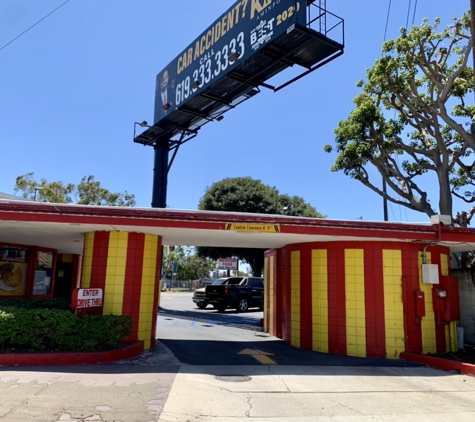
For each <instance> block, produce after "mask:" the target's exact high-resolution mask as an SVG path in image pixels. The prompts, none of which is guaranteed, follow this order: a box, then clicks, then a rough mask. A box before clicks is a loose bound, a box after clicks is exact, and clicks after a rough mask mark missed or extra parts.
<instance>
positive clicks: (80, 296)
mask: <svg viewBox="0 0 475 422" xmlns="http://www.w3.org/2000/svg"><path fill="white" fill-rule="evenodd" d="M100 306H102V289H74V290H73V296H72V299H71V308H73V309H83V308H97V307H100Z"/></svg>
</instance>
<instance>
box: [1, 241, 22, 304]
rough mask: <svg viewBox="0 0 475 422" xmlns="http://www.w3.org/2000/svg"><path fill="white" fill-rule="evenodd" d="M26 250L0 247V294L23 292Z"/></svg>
mask: <svg viewBox="0 0 475 422" xmlns="http://www.w3.org/2000/svg"><path fill="white" fill-rule="evenodd" d="M26 252H27V251H25V249H19V248H4V247H3V248H2V249H1V255H0V295H5V294H23V293H24V290H25V289H24V285H25V281H26V272H27V263H26V261H27V253H26Z"/></svg>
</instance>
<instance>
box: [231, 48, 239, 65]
mask: <svg viewBox="0 0 475 422" xmlns="http://www.w3.org/2000/svg"><path fill="white" fill-rule="evenodd" d="M239 56H240V53H239V52H237V51H235V52H234V53H233V54H231V55H230V56H228V62H229V63H234V62H237V61H238V59H239Z"/></svg>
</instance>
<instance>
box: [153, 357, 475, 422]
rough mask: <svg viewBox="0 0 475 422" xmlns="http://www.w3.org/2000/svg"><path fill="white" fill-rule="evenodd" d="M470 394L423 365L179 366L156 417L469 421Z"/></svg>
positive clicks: (472, 382) (473, 406)
mask: <svg viewBox="0 0 475 422" xmlns="http://www.w3.org/2000/svg"><path fill="white" fill-rule="evenodd" d="M474 393H475V378H473V377H468V376H465V375H453V374H450V373H447V372H442V371H438V370H435V369H430V368H394V367H393V368H390V367H376V368H375V367H342V366H337V367H334V366H322V367H316V366H313V367H308V366H304V367H302V366H262V367H260V366H242V367H232V368H224V367H219V366H218V367H216V366H214V367H213V366H206V367H202V366H200V367H198V366H192V367H189V366H182V367H181V368H180V371H179V373H178V374H177V376H176V378H175V381H174V383H173V386H172V388H171V390H170V394H169V396H168V399H167V401H166V403H165V406H164V408H163V411H162V413H161V415H160V419H159V420H160V421H162V422H185V421H186V422H188V421H197V422H198V421H200V422H201V421H203V422H211V421H214V422H215V421H220V422H236V421H245V420H250V419H251V420H252V421H253V422H269V421H289V422H300V421H301V422H304V421H305V422H309V421H312V422H315V421H316V422H320V421H321V422H330V421H331V422H362V421H377V422H386V421H388V422H389V421H390V422H399V421H401V422H403V421H404V422H446V421H455V420H456V421H467V422H468V421H471V422H473V421H474V420H475V394H474Z"/></svg>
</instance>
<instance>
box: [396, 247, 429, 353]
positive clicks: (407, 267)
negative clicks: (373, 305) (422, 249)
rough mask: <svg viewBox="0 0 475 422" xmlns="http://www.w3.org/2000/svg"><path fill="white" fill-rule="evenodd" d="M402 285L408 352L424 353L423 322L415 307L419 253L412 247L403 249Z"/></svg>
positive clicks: (417, 288)
mask: <svg viewBox="0 0 475 422" xmlns="http://www.w3.org/2000/svg"><path fill="white" fill-rule="evenodd" d="M402 283H403V284H402V287H403V301H404V330H405V332H406V352H410V353H422V352H423V346H422V322H421V318H420V317H418V316H416V307H415V300H416V293H417V291H418V290H419V252H418V251H417V250H415V249H414V247H413V246H412V245H408V246H407V249H404V248H403V249H402ZM427 311H428V310H427V309H426V312H427Z"/></svg>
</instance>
